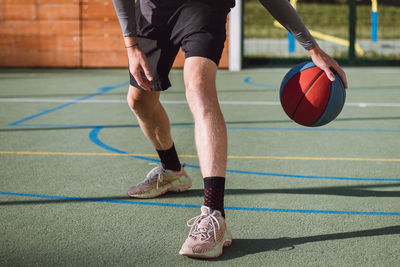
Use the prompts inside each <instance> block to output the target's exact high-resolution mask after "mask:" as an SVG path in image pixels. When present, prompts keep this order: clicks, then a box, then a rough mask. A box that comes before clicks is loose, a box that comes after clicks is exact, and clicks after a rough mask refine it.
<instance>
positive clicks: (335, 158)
mask: <svg viewBox="0 0 400 267" xmlns="http://www.w3.org/2000/svg"><path fill="white" fill-rule="evenodd" d="M2 154H3V155H7V154H8V155H47V156H49V155H58V156H108V157H129V156H139V157H158V155H157V154H119V153H91V152H36V151H0V155H2ZM179 157H180V158H197V155H179ZM228 158H230V159H281V160H336V161H383V162H400V158H341V157H280V156H228Z"/></svg>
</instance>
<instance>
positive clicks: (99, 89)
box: [8, 82, 129, 126]
mask: <svg viewBox="0 0 400 267" xmlns="http://www.w3.org/2000/svg"><path fill="white" fill-rule="evenodd" d="M128 84H129V82H124V83H121V84H117V85H115V86H104V87H101V88H98V89H97V90H98V92H97V93H93V94H90V95H87V96H84V97H81V98H77V99H74V100H71V102H67V103H65V104H62V105H59V106H56V107H54V108H50V109H46V110H43V111H42V112H39V113H37V114H34V115H31V116H28V117H25V118H23V119H20V120H17V121H14V122H11V123H9V124H8V126H19V125H20V124H21V123H24V122H26V121H30V120H33V119H35V118H38V117H41V116H43V115H46V114H49V113H51V112H54V111H57V110H60V109H63V108H66V107H69V106H71V105H74V104H77V103H79V102H82V101H84V100H87V99H89V98H92V97H96V96H99V95H102V94H104V93H106V92H109V91H111V90H114V89H117V88H120V87H122V86H126V85H128Z"/></svg>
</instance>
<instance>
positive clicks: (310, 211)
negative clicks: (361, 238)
mask: <svg viewBox="0 0 400 267" xmlns="http://www.w3.org/2000/svg"><path fill="white" fill-rule="evenodd" d="M0 195H5V196H18V197H33V198H44V199H55V200H72V201H82V202H100V203H113V204H128V205H145V206H161V207H174V208H196V209H198V208H200V207H201V206H199V205H186V204H171V203H162V202H150V201H149V202H147V201H146V202H145V201H134V200H131V201H129V200H113V199H101V198H82V197H69V196H54V195H42V194H27V193H16V192H4V191H0ZM5 203H7V202H5ZM224 209H225V210H240V211H260V212H284V213H313V214H335V215H379V216H400V212H383V211H341V210H308V209H273V208H249V207H229V206H227V207H224Z"/></svg>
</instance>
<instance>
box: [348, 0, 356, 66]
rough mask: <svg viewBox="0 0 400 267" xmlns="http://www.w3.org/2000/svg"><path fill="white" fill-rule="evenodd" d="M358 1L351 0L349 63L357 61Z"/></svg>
mask: <svg viewBox="0 0 400 267" xmlns="http://www.w3.org/2000/svg"><path fill="white" fill-rule="evenodd" d="M356 12H357V1H356V0H349V61H350V62H353V61H355V59H356V50H355V43H356V23H357V14H356Z"/></svg>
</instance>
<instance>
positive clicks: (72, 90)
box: [0, 68, 400, 266]
mask: <svg viewBox="0 0 400 267" xmlns="http://www.w3.org/2000/svg"><path fill="white" fill-rule="evenodd" d="M287 70H288V69H284V68H282V69H272V68H271V69H254V70H245V71H241V72H236V73H233V72H232V73H231V72H228V71H223V70H221V71H219V74H218V81H217V83H218V90H219V99H220V102H221V107H222V110H223V113H224V116H225V119H226V122H227V127H228V135H229V157H230V158H229V162H228V173H227V184H226V196H225V205H226V215H227V223H228V228H229V229H230V230H231V232H232V234H233V237H234V240H233V244H232V246H231V247H229V248H226V249H225V251H224V254H223V256H222V257H221V258H218V259H215V260H208V261H206V260H195V259H190V258H186V257H182V256H180V255H178V251H179V249H180V246H181V245H182V243H183V241H184V240H185V238H186V237H187V233H188V231H189V228H188V227H187V226H186V221H187V220H188V219H190V218H192V217H194V216H197V215H198V214H199V211H200V210H199V207H200V205H201V204H202V201H203V189H202V188H203V183H202V177H201V175H200V171H199V169H198V167H197V166H198V160H197V157H196V156H195V155H196V150H195V147H194V142H193V118H192V116H191V114H190V111H189V109H188V106H187V104H186V102H185V94H184V87H183V82H182V72H181V71H180V70H174V71H173V72H172V73H171V81H172V84H173V85H174V86H173V87H172V88H171V89H170V90H168V91H167V92H165V93H163V94H162V101H163V103H164V107H165V109H166V110H167V112H168V114H169V116H170V120H171V122H172V134H173V137H174V140H175V144H176V147H177V150H178V153H179V154H180V155H181V161H182V162H185V163H187V164H188V167H187V171H188V173H189V175H190V176H191V177H192V179H193V187H192V189H191V190H190V191H188V192H185V193H181V194H168V195H165V196H162V197H160V198H157V199H151V200H135V199H130V198H128V197H127V196H126V191H127V189H128V188H129V187H130V186H132V185H134V184H136V183H138V182H139V181H141V180H143V179H144V177H145V175H146V173H147V172H148V171H149V170H150V168H152V166H149V165H148V163H151V162H153V161H154V160H156V159H157V157H156V156H155V155H154V154H155V151H154V149H153V148H152V146H151V145H150V143H149V142H147V141H146V139H145V138H144V136H143V135H142V133H141V131H140V129H139V127H138V124H137V120H136V119H135V117H134V115H132V113H131V112H130V110H129V108H128V106H127V105H126V103H125V98H126V92H127V71H126V70H119V69H109V70H107V69H102V70H73V69H65V70H55V69H33V70H32V69H12V70H6V69H2V70H0V122H1V124H0V138H1V143H0V164H1V169H0V177H1V179H0V266H110V265H115V266H145V265H146V266H191V265H193V266H194V265H211V266H214V265H215V266H219V265H229V266H266V265H271V266H399V265H400V246H399V244H400V202H399V197H400V191H399V190H400V68H347V69H345V70H346V72H347V75H348V80H349V85H350V88H349V89H348V90H347V101H346V105H345V107H344V109H343V111H342V113H341V114H340V115H339V117H338V118H337V119H336V120H335V121H333V122H331V123H330V124H328V125H326V126H323V127H319V128H306V127H302V126H299V125H296V124H295V123H294V122H292V121H290V120H289V119H288V118H287V117H286V115H285V113H284V112H283V110H282V108H281V107H280V105H279V92H278V86H279V84H280V81H281V79H282V78H283V76H284V74H285V73H286V71H287Z"/></svg>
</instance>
